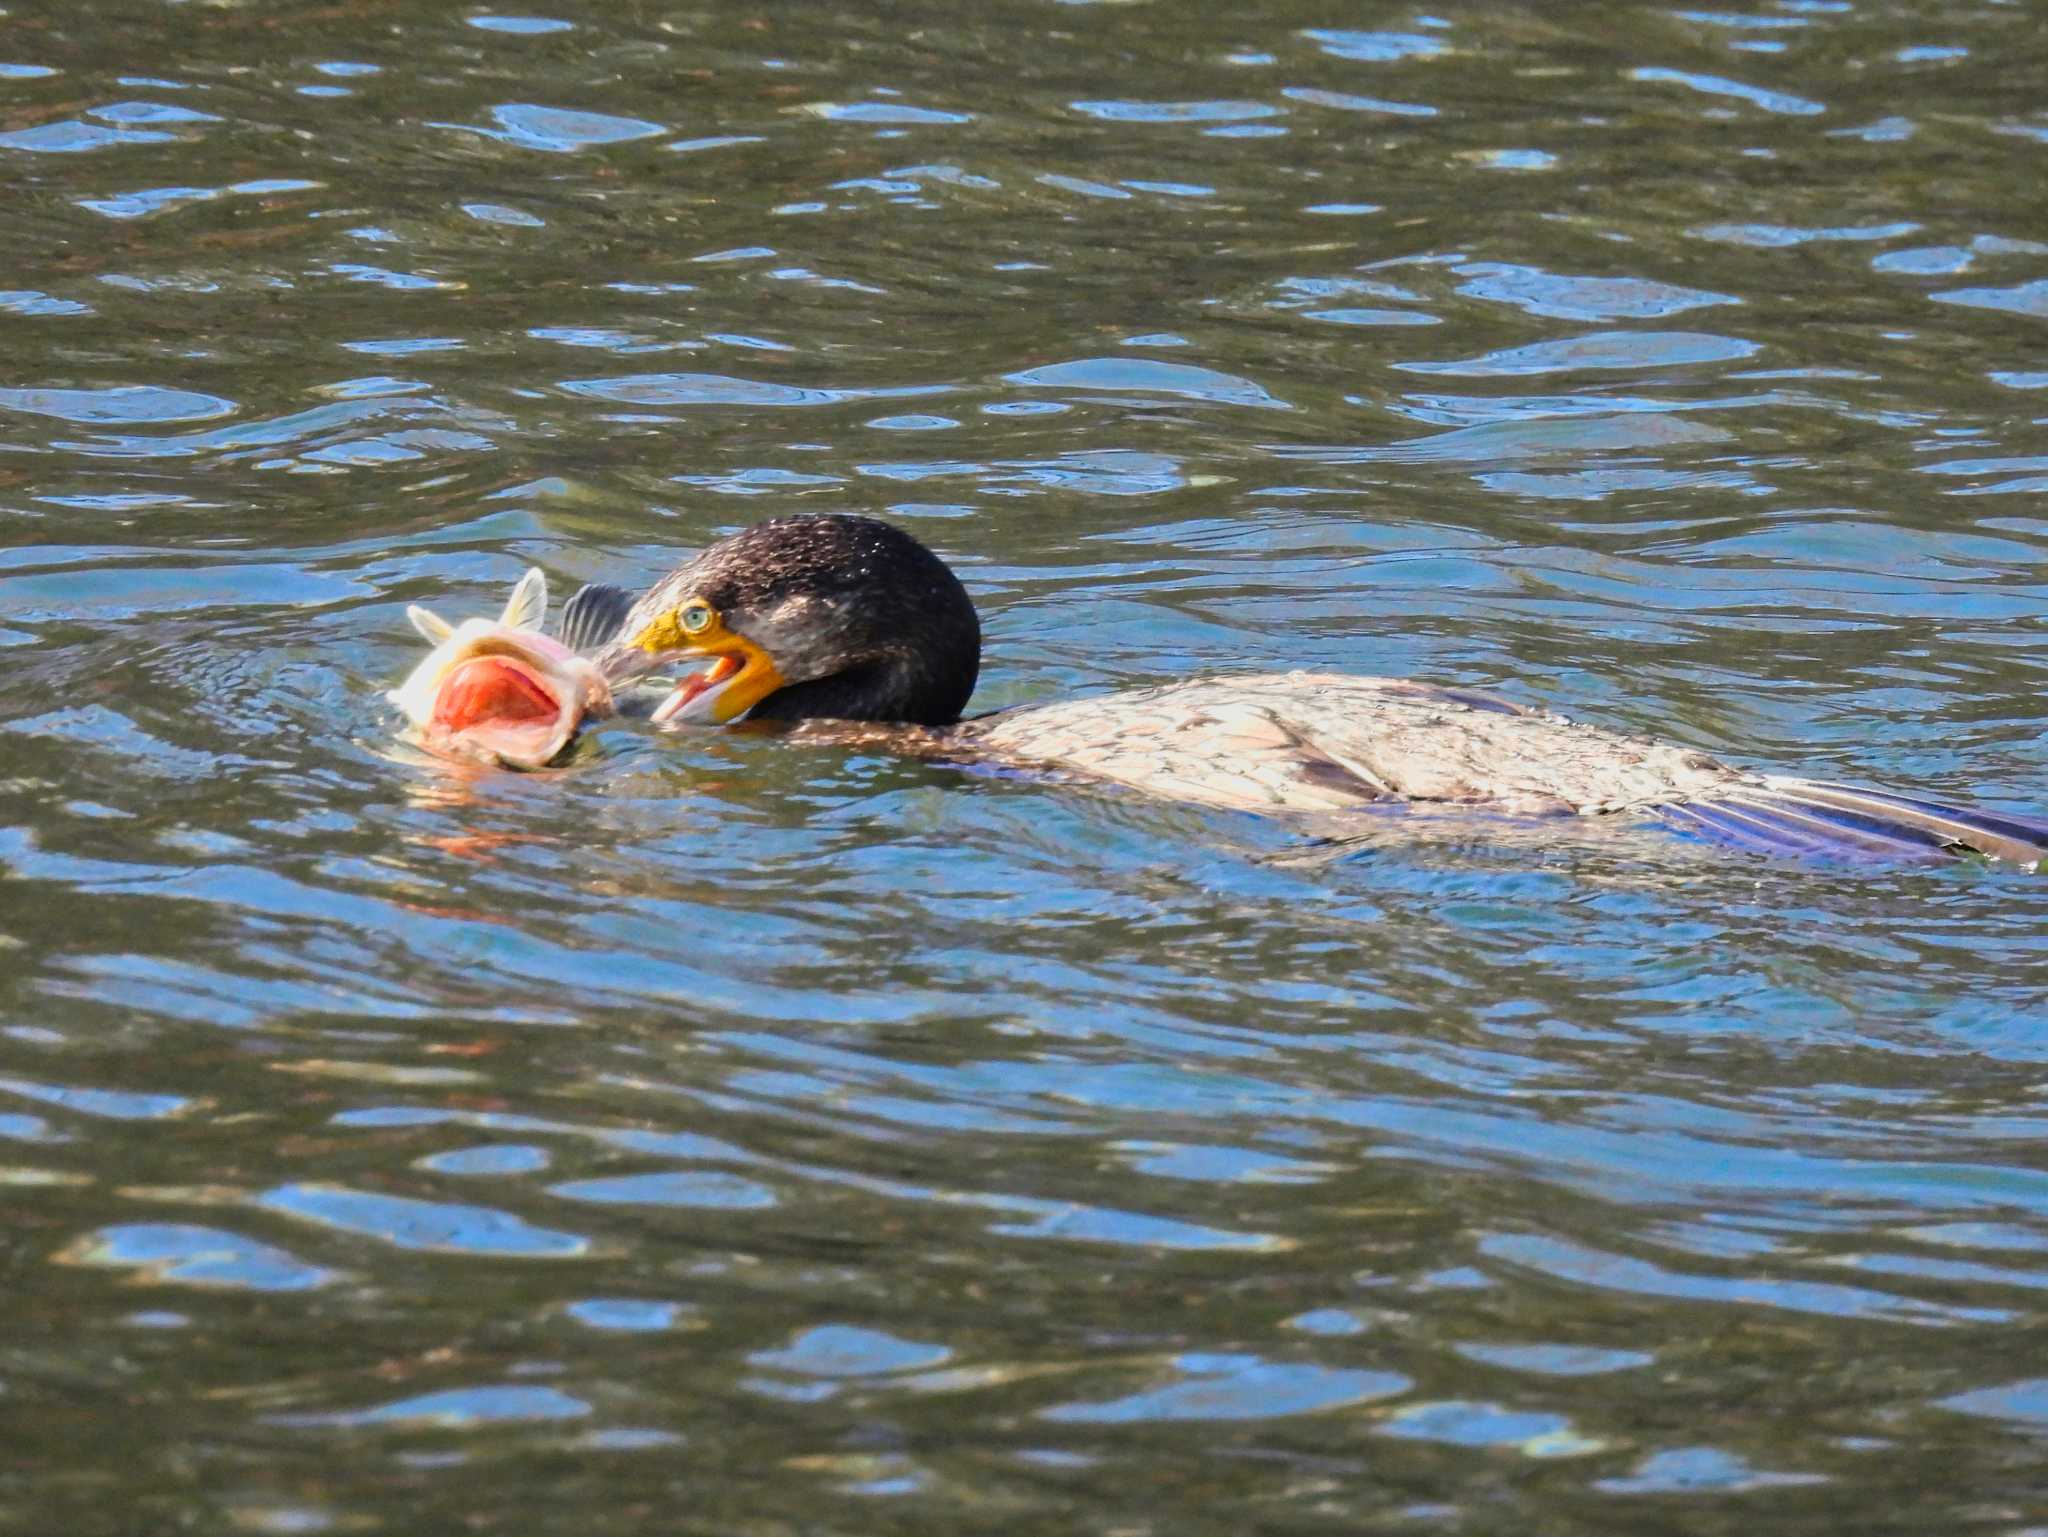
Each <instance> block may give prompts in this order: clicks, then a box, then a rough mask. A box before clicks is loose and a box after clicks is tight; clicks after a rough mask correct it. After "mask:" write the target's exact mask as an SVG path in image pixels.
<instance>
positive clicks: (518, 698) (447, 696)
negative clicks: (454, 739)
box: [434, 656, 561, 731]
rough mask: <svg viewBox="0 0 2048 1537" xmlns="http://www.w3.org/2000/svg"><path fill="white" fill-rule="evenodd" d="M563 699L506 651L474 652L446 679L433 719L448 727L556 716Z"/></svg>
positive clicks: (464, 728)
mask: <svg viewBox="0 0 2048 1537" xmlns="http://www.w3.org/2000/svg"><path fill="white" fill-rule="evenodd" d="M560 713H561V702H560V701H559V700H558V699H556V698H555V696H554V694H553V692H552V691H550V689H549V688H548V686H547V685H546V684H545V683H544V682H542V681H541V679H540V677H539V676H538V675H537V674H536V673H535V672H534V671H533V669H532V668H530V667H527V666H526V665H525V664H523V663H521V662H518V661H514V660H513V659H512V658H510V657H504V656H479V657H471V658H470V659H469V660H468V661H466V662H462V663H459V664H457V665H456V666H455V667H453V668H451V669H450V670H449V673H448V675H447V676H446V677H445V678H443V679H442V680H441V687H440V689H439V690H438V691H437V692H436V694H435V696H434V724H435V725H437V726H439V727H441V728H442V729H443V730H446V731H467V730H470V729H471V728H473V727H476V726H486V725H497V724H508V725H516V724H523V723H526V722H531V721H552V720H553V719H554V718H555V717H556V716H557V715H558V714H560Z"/></svg>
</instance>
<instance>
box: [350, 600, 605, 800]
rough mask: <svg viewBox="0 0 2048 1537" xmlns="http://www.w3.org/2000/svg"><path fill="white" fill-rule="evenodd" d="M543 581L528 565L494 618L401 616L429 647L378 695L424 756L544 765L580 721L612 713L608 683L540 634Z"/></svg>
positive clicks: (584, 660)
mask: <svg viewBox="0 0 2048 1537" xmlns="http://www.w3.org/2000/svg"><path fill="white" fill-rule="evenodd" d="M547 613H548V579H547V577H546V575H545V574H544V573H543V572H541V570H540V569H539V568H538V567H534V568H531V569H529V570H528V571H527V573H526V574H525V575H524V576H522V577H520V579H519V581H518V582H517V583H516V584H515V585H514V586H513V588H512V595H511V597H510V598H508V599H507V600H506V602H505V607H504V609H503V611H502V612H500V613H499V615H498V617H497V618H495V619H484V618H475V619H465V620H463V621H462V622H461V623H460V624H450V623H449V622H448V621H447V620H445V619H443V618H442V617H441V616H440V615H438V614H436V613H434V612H433V611H432V610H431V609H426V608H422V607H421V606H420V605H418V604H413V605H411V606H409V607H408V608H407V609H406V611H405V616H406V618H408V619H409V620H411V621H412V627H413V628H414V629H415V630H417V631H419V633H420V635H421V636H422V637H423V638H424V639H425V640H426V642H427V644H428V645H430V646H432V647H433V648H434V649H433V650H432V651H431V652H429V653H428V655H427V658H426V660H425V661H423V662H421V663H420V664H419V665H418V666H417V667H415V668H414V669H413V670H412V673H411V674H410V675H409V676H408V677H407V678H406V680H405V681H404V682H403V683H401V684H400V685H399V686H398V687H397V688H395V689H392V690H390V692H389V693H388V694H387V695H386V697H387V698H388V699H389V700H390V701H391V702H392V703H393V704H395V705H396V706H397V707H398V708H399V709H400V710H401V711H403V712H404V714H405V717H406V719H407V721H408V722H410V723H411V726H412V729H413V732H414V733H415V737H416V740H417V741H418V742H419V744H420V745H421V746H423V747H425V748H427V749H428V750H429V751H431V752H437V753H443V754H447V755H450V756H456V757H465V758H475V759H480V760H482V761H483V762H486V763H495V764H500V765H503V766H504V767H506V768H515V769H537V768H543V767H545V766H546V765H547V764H549V763H551V762H553V761H554V760H555V759H556V758H558V757H560V756H561V754H562V752H563V750H564V749H565V748H567V747H568V745H569V743H570V742H571V741H573V740H574V739H575V737H576V733H577V732H578V731H579V730H581V729H582V727H583V724H584V722H586V721H589V720H602V719H603V718H605V717H606V716H608V715H611V714H612V713H613V712H614V709H615V706H614V704H613V699H612V689H611V685H610V684H609V683H608V682H607V681H606V679H605V676H604V674H603V673H602V672H600V671H598V669H597V666H596V664H595V663H594V662H592V661H591V660H590V659H589V658H588V657H586V656H583V655H580V654H579V653H578V652H577V650H576V649H575V648H574V647H573V646H571V645H568V644H565V643H564V642H563V641H562V640H559V639H557V638H555V637H553V636H550V635H546V634H543V633H542V631H541V626H542V625H543V624H545V623H546V622H547Z"/></svg>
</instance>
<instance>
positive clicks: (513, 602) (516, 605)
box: [498, 566, 548, 630]
mask: <svg viewBox="0 0 2048 1537" xmlns="http://www.w3.org/2000/svg"><path fill="white" fill-rule="evenodd" d="M547 617H548V579H547V575H546V573H545V572H543V571H542V570H541V568H540V567H539V566H528V567H527V568H526V575H524V576H522V577H521V578H520V579H519V580H518V581H517V582H516V583H514V584H513V587H512V596H511V597H509V598H507V599H506V600H505V612H504V613H502V614H500V615H499V616H498V623H500V624H504V625H510V626H511V627H512V628H513V629H515V630H537V629H539V628H540V627H541V625H542V624H544V623H545V622H546V621H547Z"/></svg>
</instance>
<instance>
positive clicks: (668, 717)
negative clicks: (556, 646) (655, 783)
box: [597, 621, 788, 726]
mask: <svg viewBox="0 0 2048 1537" xmlns="http://www.w3.org/2000/svg"><path fill="white" fill-rule="evenodd" d="M696 662H702V663H703V665H702V666H700V667H698V668H697V669H696V670H695V671H694V672H691V673H690V674H689V675H688V676H686V677H684V678H683V679H682V680H681V681H680V682H679V683H677V684H676V687H675V690H674V692H672V693H670V694H669V695H668V697H667V698H665V699H663V700H662V702H661V703H660V704H659V705H657V706H656V707H655V710H654V714H653V716H652V719H653V720H654V721H656V722H657V723H658V724H663V725H667V724H671V723H676V722H683V723H687V724H691V725H717V726H724V725H729V724H731V723H732V722H733V721H736V720H739V719H740V718H741V717H743V716H744V715H745V714H746V713H747V711H749V710H751V709H753V707H754V706H755V705H757V704H759V703H760V702H761V701H762V700H763V699H766V698H767V697H768V696H769V695H770V694H772V693H774V692H775V691H776V690H777V689H779V688H781V687H783V686H784V684H785V683H786V682H787V681H788V680H787V679H785V678H784V677H783V676H782V672H781V669H779V668H778V667H777V666H776V665H775V662H774V659H773V658H771V657H770V656H769V655H768V653H767V652H766V651H764V650H762V649H761V648H760V647H759V646H757V645H755V644H754V643H753V642H752V641H750V640H748V639H747V638H746V637H745V636H743V635H739V634H735V633H734V632H733V631H730V630H726V629H724V628H723V627H720V629H719V632H718V634H717V635H716V636H715V637H707V638H706V639H704V640H703V641H693V640H689V639H686V638H684V637H683V636H682V635H681V634H680V633H678V632H677V631H676V628H675V626H674V624H673V623H669V624H663V623H661V622H660V621H657V622H656V623H654V624H651V625H649V626H647V627H646V628H645V629H644V630H642V631H641V632H640V633H639V634H638V635H636V636H634V637H633V638H632V639H631V640H627V641H622V642H620V643H619V644H617V645H615V646H613V647H611V648H610V649H609V650H607V651H606V652H605V653H604V654H603V655H602V656H600V657H599V658H598V659H597V666H598V670H599V671H601V672H602V673H603V674H604V676H605V678H606V679H607V680H609V681H610V682H612V683H614V684H617V683H620V682H623V681H625V680H627V679H629V678H636V677H640V676H643V675H644V674H646V673H649V672H653V671H655V670H657V669H663V668H670V667H673V666H674V665H675V664H678V663H696Z"/></svg>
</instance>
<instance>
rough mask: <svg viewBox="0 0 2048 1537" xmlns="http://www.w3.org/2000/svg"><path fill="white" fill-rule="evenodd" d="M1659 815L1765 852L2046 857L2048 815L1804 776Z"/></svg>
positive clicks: (2029, 862) (2029, 861) (2028, 862)
mask: <svg viewBox="0 0 2048 1537" xmlns="http://www.w3.org/2000/svg"><path fill="white" fill-rule="evenodd" d="M1657 814H1658V816H1659V818H1660V819H1661V820H1663V821H1664V822H1665V823H1666V824H1667V825H1669V826H1672V827H1676V828H1679V829H1681V830H1683V831H1686V832H1690V833H1693V834H1695V835H1697V836H1700V837H1704V838H1708V839H1710V840H1711V841H1713V842H1716V843H1725V844H1732V845H1734V846H1735V847H1738V848H1748V849H1754V850H1756V851H1758V852H1764V853H1775V854H1807V855H1816V856H1819V857H1822V858H1837V859H1839V858H1844V857H1847V858H1859V857H1860V858H1871V859H1882V860H1922V861H1924V860H1930V859H1945V858H1954V857H1956V856H1958V855H1967V854H1979V855H1983V856H1984V857H1986V858H1989V859H2002V860H2008V861H2010V862H2011V863H2014V864H2018V865H2024V866H2026V867H2028V868H2030V869H2039V868H2041V867H2042V863H2043V861H2044V860H2048V819H2044V818H2040V817H2027V816H2018V815H2014V814H2011V813H2006V812H1996V811H1979V810H1977V809H1976V808H1975V807H1971V806H1952V805H1948V804H1945V803H1943V802H1940V801H1931V800H1926V799H1923V798H1921V797H1919V796H1910V795H1895V794H1893V793H1891V792H1890V791H1887V790H1862V789H1855V788H1851V787H1850V786H1847V785H1827V784H1815V783H1813V782H1812V781H1810V780H1804V779H1779V778H1771V779H1766V780H1760V781H1757V782H1755V783H1752V784H1744V785H1733V786H1730V787H1729V788H1728V789H1726V790H1722V791H1717V792H1716V793H1714V794H1712V795H1709V796H1703V797H1700V798H1699V799H1696V800H1690V801H1681V802H1677V803H1674V804H1672V805H1669V806H1664V807H1660V808H1659V809H1658V813H1657Z"/></svg>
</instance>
